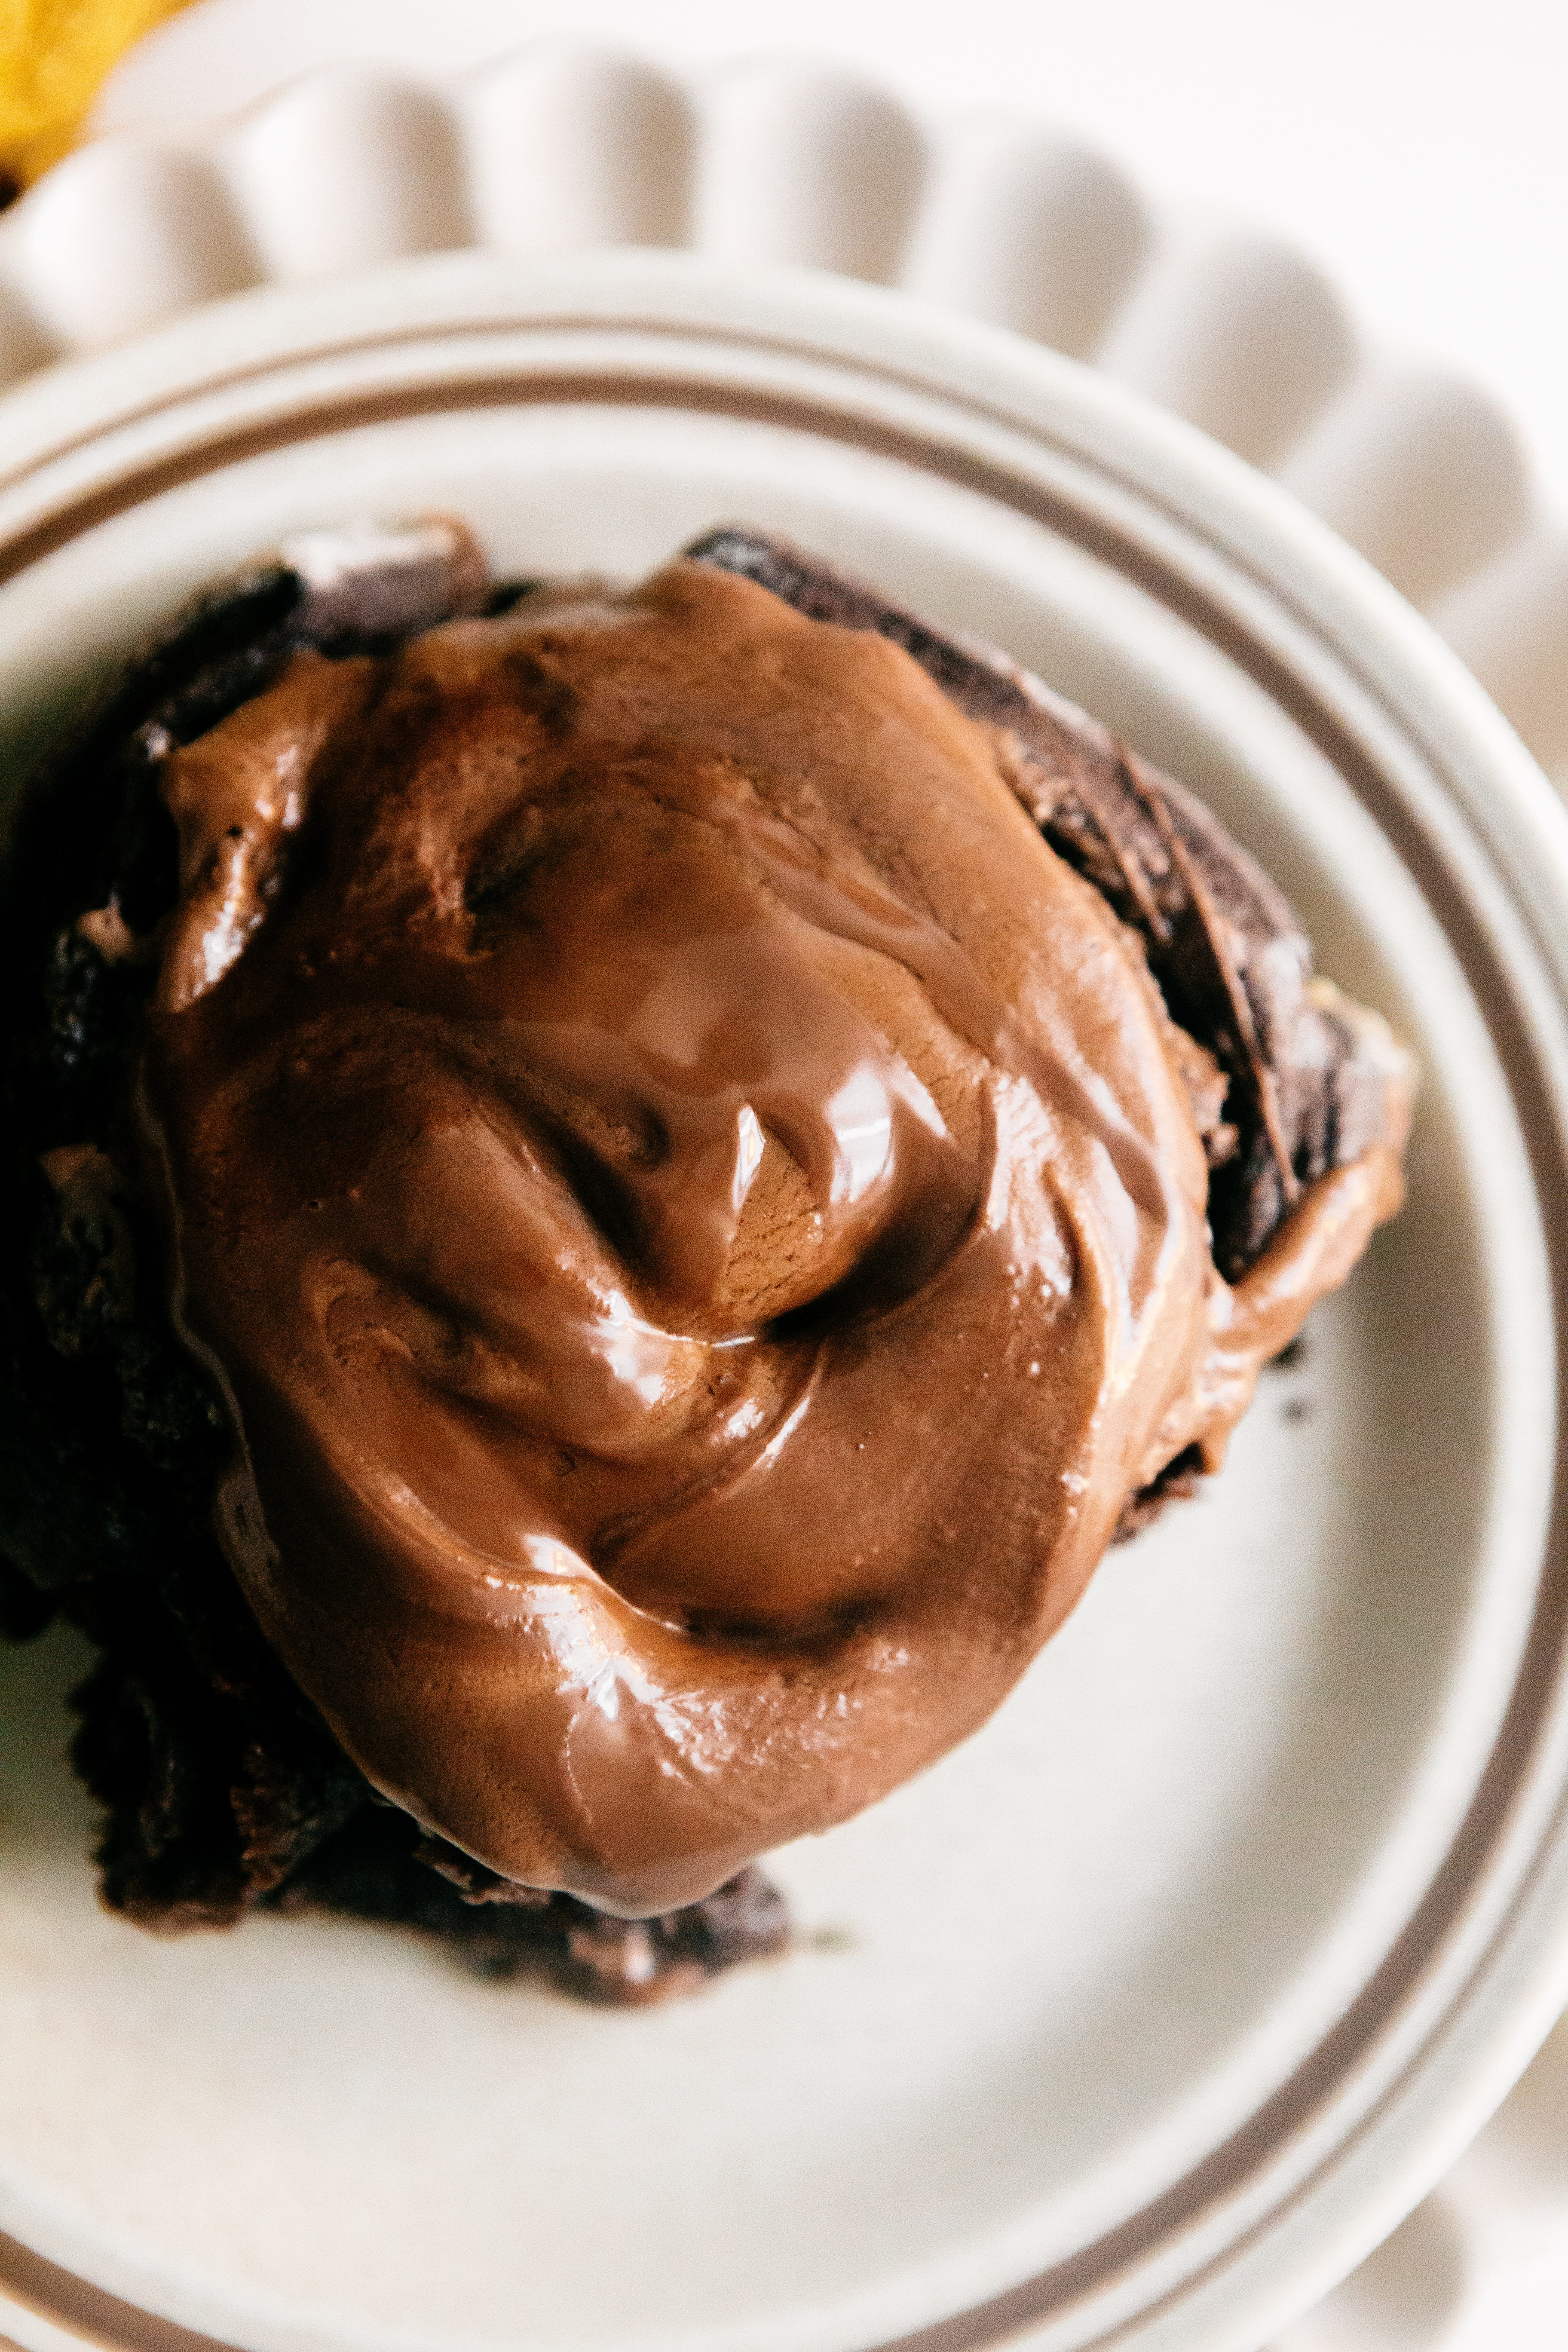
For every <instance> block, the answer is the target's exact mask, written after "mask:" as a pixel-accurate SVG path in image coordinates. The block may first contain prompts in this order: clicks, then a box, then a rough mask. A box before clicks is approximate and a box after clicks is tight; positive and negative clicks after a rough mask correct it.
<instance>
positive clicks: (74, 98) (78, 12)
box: [0, 0, 186, 185]
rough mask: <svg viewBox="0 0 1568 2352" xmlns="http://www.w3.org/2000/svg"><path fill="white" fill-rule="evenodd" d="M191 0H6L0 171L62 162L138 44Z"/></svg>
mask: <svg viewBox="0 0 1568 2352" xmlns="http://www.w3.org/2000/svg"><path fill="white" fill-rule="evenodd" d="M184 5H186V0H0V173H5V176H6V177H7V178H9V179H11V180H19V181H21V182H22V183H23V184H24V185H25V184H26V182H27V181H29V180H36V179H37V176H38V173H40V172H47V170H48V167H49V165H50V164H51V163H57V162H58V159H59V158H60V156H62V155H63V154H64V153H65V152H66V150H67V148H68V146H69V145H70V143H71V141H72V140H73V139H74V138H75V136H76V134H77V131H78V130H79V127H80V124H81V122H82V120H83V118H84V116H85V115H86V113H87V111H88V109H89V107H90V106H91V104H92V101H93V100H94V99H95V98H96V97H97V95H98V88H99V84H100V82H101V81H102V79H103V78H104V76H105V74H107V73H108V71H109V68H110V66H111V65H113V63H114V61H115V59H116V58H118V57H119V56H120V55H121V52H122V51H123V50H126V49H128V48H129V47H131V44H132V41H138V40H140V39H141V37H142V34H143V33H145V32H148V31H150V30H151V28H152V26H154V25H156V24H159V23H161V22H162V20H163V17H165V16H174V14H175V12H176V10H177V9H179V8H181V7H183V6H184Z"/></svg>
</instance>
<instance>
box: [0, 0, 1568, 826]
mask: <svg viewBox="0 0 1568 2352" xmlns="http://www.w3.org/2000/svg"><path fill="white" fill-rule="evenodd" d="M363 6H364V7H365V10H366V16H367V23H366V39H367V41H370V42H371V43H372V45H374V37H373V36H372V34H371V31H370V12H371V11H372V9H373V8H374V0H363ZM202 14H203V12H201V11H196V12H195V14H193V15H190V16H183V17H181V18H179V19H177V20H176V21H175V23H174V25H173V26H167V27H165V28H164V31H163V33H162V34H161V35H160V36H157V37H155V38H154V41H153V43H152V44H151V45H150V47H149V49H148V51H146V52H144V53H143V56H142V63H141V71H140V74H139V75H137V76H135V77H133V79H136V80H137V81H138V85H139V87H140V89H141V98H142V105H143V106H144V107H145V106H147V105H149V104H151V106H152V107H153V110H154V112H156V110H157V108H158V104H159V90H160V77H159V73H158V69H157V65H156V54H157V53H158V51H159V50H160V48H161V47H172V48H173V49H174V51H175V52H177V51H178V50H179V48H180V47H181V45H182V44H183V43H184V41H185V40H186V39H187V38H189V39H191V40H194V41H195V45H196V47H197V48H198V49H199V48H200V46H201V42H202V38H203V32H204V28H203V26H202V25H201V24H200V22H199V18H200V16H201V15H202ZM679 14H680V12H679V8H677V9H676V10H675V11H674V14H673V15H672V16H669V17H668V22H667V21H666V20H665V19H664V18H661V19H660V23H659V26H658V37H659V39H660V40H661V41H662V40H663V39H664V38H667V37H668V38H669V39H671V40H673V39H675V38H676V37H678V31H679ZM337 21H339V22H340V23H341V22H342V11H341V10H340V11H339V13H338V17H337ZM223 23H224V32H223V36H222V37H223V39H224V41H225V44H226V67H227V71H226V81H227V84H228V86H230V87H234V86H236V83H237V86H239V87H245V86H247V84H248V86H249V87H252V88H257V89H262V90H263V91H267V90H268V85H269V84H270V83H273V82H275V81H276V79H277V78H278V76H279V74H284V75H286V74H287V73H288V71H289V56H290V49H289V41H288V38H287V37H286V36H285V37H284V38H283V40H282V44H281V48H279V42H278V39H277V36H276V32H275V28H273V27H272V26H270V25H269V23H268V16H267V13H266V11H265V9H264V7H262V6H260V5H254V0H253V5H251V6H250V7H249V8H240V9H235V8H234V7H233V6H229V7H226V9H225V11H224V14H223ZM205 31H206V35H207V37H211V34H212V26H211V25H210V24H209V25H208V26H207V27H206V28H205ZM229 45H232V46H229ZM361 46H362V47H363V46H364V44H363V43H362V44H361ZM174 85H175V87H176V88H178V87H179V86H180V76H179V73H178V71H177V70H176V71H175V73H174ZM164 106H165V110H166V108H167V99H166V97H165V100H164ZM605 245H633V246H675V247H679V246H692V247H696V248H697V249H698V250H700V251H701V252H703V253H706V254H708V255H709V256H710V257H713V258H715V259H719V260H722V261H724V262H726V263H729V264H731V265H739V266H743V267H745V268H750V269H765V270H772V269H774V268H778V267H779V266H780V265H781V264H782V265H789V264H801V263H804V264H806V265H808V266H810V267H813V268H822V269H830V270H835V271H839V272H842V273H844V274H846V275H847V276H850V277H853V278H864V279H869V280H873V281H880V282H884V283H889V284H897V285H899V286H901V287H903V288H904V289H907V290H908V291H909V292H910V293H912V294H914V295H916V296H918V297H919V298H921V299H923V300H926V301H930V302H934V303H938V304H941V305H942V306H943V308H944V309H946V310H949V311H950V312H953V311H956V312H957V313H959V314H961V315H963V316H967V317H971V318H977V319H983V320H987V321H990V322H994V323H995V324H997V325H1004V326H1009V327H1012V328H1014V329H1015V330H1016V331H1018V332H1019V333H1021V334H1023V335H1025V336H1026V337H1028V338H1030V339H1031V340H1034V341H1039V342H1043V343H1046V344H1047V345H1049V346H1050V347H1051V348H1053V349H1055V350H1058V351H1063V352H1068V353H1069V354H1070V355H1071V356H1073V357H1075V358H1079V359H1085V360H1091V361H1092V362H1093V363H1094V365H1095V366H1096V367H1098V368H1099V369H1100V370H1101V371H1102V372H1103V373H1108V374H1110V376H1112V377H1113V378H1115V379H1116V380H1117V381H1119V382H1121V383H1130V384H1131V385H1133V386H1134V387H1135V388H1136V389H1137V390H1139V391H1141V392H1143V393H1145V394H1149V395H1150V396H1151V397H1152V398H1153V399H1155V400H1157V401H1159V402H1160V403H1161V404H1163V406H1165V407H1167V408H1169V409H1172V410H1173V411H1174V412H1175V414H1176V415H1181V416H1184V417H1186V418H1187V419H1188V420H1189V421H1190V422H1192V423H1193V424H1195V425H1201V426H1202V427H1203V429H1204V430H1205V432H1207V433H1210V434H1212V435H1214V436H1215V438H1216V439H1217V440H1219V441H1222V442H1223V443H1225V445H1226V446H1227V447H1228V448H1231V449H1233V450H1235V451H1236V452H1237V454H1238V455H1240V456H1242V457H1247V458H1248V459H1249V460H1250V461H1251V462H1252V463H1254V464H1255V465H1258V466H1260V467H1264V468H1265V469H1266V470H1268V471H1269V472H1271V473H1273V474H1275V475H1276V476H1277V477H1278V478H1279V479H1280V480H1282V481H1284V482H1285V483H1286V484H1287V485H1288V486H1289V488H1291V489H1292V490H1293V491H1294V492H1295V493H1296V495H1297V496H1298V497H1299V498H1300V499H1303V500H1304V501H1305V503H1306V504H1307V505H1308V506H1309V507H1310V508H1311V509H1313V510H1314V511H1315V512H1316V513H1318V514H1320V515H1321V516H1322V517H1323V518H1324V519H1325V520H1328V521H1329V522H1331V524H1332V525H1333V527H1334V529H1335V530H1338V531H1339V532H1340V533H1341V535H1342V537H1343V538H1345V539H1347V540H1349V541H1350V542H1351V544H1352V546H1354V547H1356V548H1357V549H1358V550H1359V551H1361V552H1362V553H1363V555H1365V556H1366V557H1367V558H1368V559H1369V560H1370V561H1371V562H1373V563H1375V564H1376V565H1377V566H1378V568H1379V569H1380V570H1381V571H1382V572H1384V575H1385V576H1386V577H1387V578H1388V579H1390V580H1392V581H1393V582H1394V585H1395V586H1396V587H1398V588H1399V589H1401V590H1402V591H1403V592H1404V593H1405V595H1407V596H1408V597H1410V599H1411V600H1412V602H1413V603H1415V604H1416V605H1418V606H1419V607H1420V608H1421V609H1422V610H1423V611H1425V612H1426V613H1428V614H1430V615H1431V617H1432V618H1433V620H1434V622H1435V624H1436V626H1437V627H1438V628H1439V630H1440V631H1441V632H1442V634H1443V635H1445V636H1446V637H1447V639H1448V641H1449V642H1450V643H1451V644H1452V645H1454V646H1456V647H1457V649H1458V651H1459V653H1460V654H1461V656H1462V657H1463V658H1464V659H1465V660H1466V661H1467V662H1468V665H1469V666H1470V667H1471V668H1472V669H1473V670H1474V671H1475V673H1476V675H1477V676H1478V677H1479V678H1480V679H1481V681H1482V683H1483V684H1484V685H1485V686H1486V687H1487V688H1488V690H1489V692H1490V693H1491V694H1492V695H1493V696H1494V698H1496V700H1497V701H1498V703H1499V704H1500V708H1501V709H1503V710H1504V712H1505V713H1506V714H1507V716H1508V717H1509V718H1510V719H1511V720H1512V722H1513V724H1514V725H1515V726H1516V727H1517V728H1518V729H1519V730H1520V732H1521V735H1522V736H1523V738H1524V740H1525V741H1526V742H1527V743H1528V744H1529V746H1530V748H1531V751H1533V752H1534V753H1535V754H1536V756H1537V758H1538V759H1540V760H1541V761H1542V763H1543V764H1544V765H1545V766H1546V767H1547V768H1548V770H1549V771H1550V772H1552V774H1553V775H1554V776H1555V777H1556V778H1558V780H1559V782H1568V532H1565V531H1564V530H1563V525H1562V520H1561V519H1560V518H1555V517H1552V516H1551V515H1549V514H1545V513H1543V512H1542V511H1541V509H1540V508H1539V504H1538V502H1537V500H1536V499H1535V496H1534V493H1533V490H1532V488H1531V481H1530V478H1529V467H1528V464H1527V461H1526V458H1525V455H1524V453H1523V451H1522V450H1521V446H1520V443H1519V438H1518V436H1517V435H1516V434H1515V432H1514V430H1513V427H1512V425H1511V424H1510V420H1509V419H1508V418H1507V417H1506V416H1505V415H1503V414H1502V413H1501V411H1500V409H1499V407H1498V406H1497V405H1496V404H1495V403H1493V402H1491V401H1490V400H1489V399H1488V398H1487V397H1486V396H1485V395H1484V394H1481V393H1479V391H1478V390H1477V389H1476V388H1475V387H1474V386H1473V385H1472V384H1470V383H1468V382H1466V381H1465V380H1464V379H1463V378H1462V377H1460V376H1457V375H1456V374H1454V373H1452V372H1451V371H1449V370H1447V369H1445V368H1441V367H1436V366H1433V365H1431V364H1430V363H1428V362H1424V361H1423V360H1421V359H1420V357H1419V356H1416V357H1414V358H1413V357H1411V356H1410V355H1408V354H1405V353H1403V352H1389V351H1385V350H1383V349H1381V348H1380V347H1379V346H1378V344H1377V343H1376V342H1375V341H1373V340H1371V339H1369V338H1368V337H1366V336H1365V335H1363V332H1362V331H1361V330H1360V328H1359V326H1358V324H1357V322H1356V321H1355V320H1353V319H1352V317H1351V316H1350V315H1349V313H1348V311H1347V308H1346V305H1345V303H1344V301H1343V300H1342V297H1341V295H1340V293H1339V292H1338V290H1337V289H1335V287H1334V286H1333V285H1332V284H1331V283H1330V282H1329V281H1328V279H1326V278H1324V276H1323V274H1322V273H1321V271H1320V270H1319V269H1317V268H1315V267H1314V266H1313V265H1312V264H1311V263H1310V261H1308V260H1307V259H1305V258H1304V257H1302V256H1301V255H1300V254H1299V253H1297V252H1295V251H1294V250H1293V249H1292V248H1291V247H1289V245H1288V244H1285V243H1283V242H1282V241H1281V240H1280V239H1279V238H1278V237H1276V236H1270V235H1269V234H1268V233H1267V232H1265V231H1262V230H1260V229H1258V228H1257V227H1256V226H1252V225H1251V224H1249V223H1247V222H1245V221H1241V222H1237V221H1218V222H1216V221H1215V220H1212V219H1202V218H1199V219H1192V218H1188V217H1187V216H1185V215H1181V214H1179V213H1176V212H1171V211H1167V210H1166V209H1165V208H1164V207H1163V206H1159V205H1155V204H1153V203H1152V202H1151V200H1150V199H1149V197H1148V195H1147V194H1146V193H1145V192H1144V191H1142V189H1140V187H1139V186H1138V184H1137V182H1136V179H1135V178H1134V177H1133V176H1132V175H1131V174H1130V173H1127V172H1125V171H1123V170H1122V169H1121V168H1120V167H1119V165H1118V164H1117V163H1115V162H1114V161H1112V160H1110V159H1108V158H1107V157H1105V156H1104V155H1101V154H1100V153H1097V152H1095V151H1094V150H1092V149H1090V148H1087V147H1085V146H1084V145H1083V144H1082V143H1081V142H1079V140H1077V139H1075V138H1074V137H1072V136H1071V135H1070V134H1068V133H1065V132H1063V131H1054V130H1051V129H1049V128H1047V127H1045V126H1039V125H1035V124H1031V123H1029V122H1026V121H1016V120H1014V121H1009V120H1008V119H1006V118H1005V117H987V116H979V117H975V118H971V119H968V120H965V119H963V118H960V119H957V120H949V119H947V118H946V116H945V114H944V113H943V112H942V111H941V110H936V111H933V114H932V115H931V118H930V119H925V120H921V119H917V118H916V117H914V116H912V115H911V114H910V113H909V112H908V111H906V110H905V109H904V108H902V107H901V106H900V104H899V103H898V102H897V100H894V99H893V98H891V97H890V96H889V94H888V93H887V92H885V91H883V90H879V89H876V88H875V87H874V86H871V85H868V84H867V83H865V82H863V81H861V80H859V79H858V78H857V77H856V76H854V75H853V74H850V73H846V72H844V71H842V70H839V69H836V68H832V67H831V66H822V65H816V64H812V63H808V62H805V61H803V60H799V59H790V58H763V59H751V60H741V61H738V62H732V63H731V64H730V65H728V66H723V67H721V68H719V69H718V70H717V71H713V72H704V73H702V74H700V75H698V76H696V77H690V76H686V75H681V74H674V73H670V72H668V71H666V70H663V69H662V68H660V67H659V66H658V65H657V64H654V63H651V62H648V61H647V60H644V59H640V58H635V57H628V56H625V55H621V54H618V53H617V52H616V51H615V50H614V49H605V48H603V47H598V46H596V45H595V44H593V43H584V42H577V41H572V40H553V41H543V42H535V43H534V44H532V45H531V46H530V47H525V48H522V49H520V50H517V51H514V52H512V53H511V54H510V55H504V56H501V57H498V58H493V59H490V60H489V61H488V62H486V63H484V64H483V65H481V66H479V67H478V68H475V69H473V70H471V71H468V72H463V73H450V74H444V75H437V76H433V77H421V76H409V75H405V74H399V73H396V72H388V71H386V70H384V69H382V68H377V67H375V66H374V65H373V64H368V63H358V64H349V65H339V66H333V67H325V68H317V69H316V70H314V71H310V72H307V73H305V74H303V75H300V76H297V77H296V78H295V79H292V80H289V81H286V82H285V83H284V85H283V86H282V87H279V88H273V89H270V91H269V94H268V95H265V96H263V97H262V98H261V99H260V100H258V102H257V103H256V104H254V105H252V106H250V107H248V108H247V109H246V110H244V111H243V112H241V113H240V114H238V115H237V116H235V117H232V118H231V119H229V120H227V121H216V122H205V121H204V122H200V123H192V122H191V121H185V120H168V119H164V120H163V121H153V123H151V124H150V125H149V126H148V127H147V128H146V129H144V130H142V131H131V132H124V131H122V132H120V133H118V134H116V135H112V136H109V137H106V138H101V139H97V140H94V141H92V142H89V144H88V145H87V146H85V147H83V148H81V149H80V150H79V152H77V153H75V154H73V155H70V156H68V157H67V158H66V160H65V161H64V162H63V163H60V164H58V166H57V167H56V168H55V170H54V171H52V172H51V173H48V174H47V177H46V178H45V179H44V180H43V181H42V182H41V183H40V184H39V185H38V186H37V187H36V188H35V189H34V190H32V191H31V193H30V194H28V195H27V196H26V198H25V199H24V201H23V202H22V203H20V204H19V205H16V206H15V207H14V209H13V210H12V211H11V212H10V213H9V214H7V215H5V218H4V219H0V383H3V382H5V381H8V380H10V379H12V378H14V377H16V375H18V374H20V373H25V372H26V371H27V370H28V369H31V368H36V367H37V366H38V365H39V364H40V363H41V362H44V361H46V360H47V359H48V358H49V357H51V356H53V355H54V354H55V353H57V352H61V351H65V352H76V351H81V350H96V349H100V348H101V347H103V346H104V345H106V344H109V343H112V342H114V341H119V340H121V339H122V338H123V337H125V336H127V335H132V334H135V333H137V332H139V331H143V330H144V329H146V328H147V327H149V326H152V325H154V324H157V323H158V322H160V321H162V320H167V319H170V318H172V317H174V316H175V315H177V314H178V313H179V312H180V311H182V310H187V309H189V308H190V307H191V306H192V305H193V304H196V303H200V302H204V301H206V300H208V299H212V298H213V297H215V296H221V295H224V294H227V293H230V292H232V291H234V290H236V289H238V288H241V287H245V286H250V285H255V284H258V283H260V282H265V281H267V280H275V281H279V282H282V283H293V282H300V281H303V280H307V279H310V278H319V277H321V276H322V275H324V274H329V273H333V272H342V271H348V270H354V269H363V268H373V267H375V266H377V265H379V264H381V263H384V262H386V261H390V260H392V259H394V258H395V257H397V256H399V255H405V254H414V253H423V252H432V251H437V250H440V249H443V248H447V247H453V248H456V247H468V246H475V247H481V248H488V249H489V250H492V251H496V252H500V253H505V254H508V255H511V256H514V257H522V256H527V257H533V256H540V255H559V254H562V253H564V252H569V251H573V250H580V249H584V248H589V247H600V246H605Z"/></svg>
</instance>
